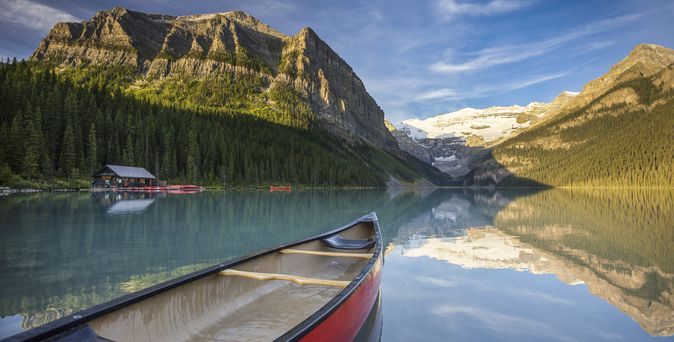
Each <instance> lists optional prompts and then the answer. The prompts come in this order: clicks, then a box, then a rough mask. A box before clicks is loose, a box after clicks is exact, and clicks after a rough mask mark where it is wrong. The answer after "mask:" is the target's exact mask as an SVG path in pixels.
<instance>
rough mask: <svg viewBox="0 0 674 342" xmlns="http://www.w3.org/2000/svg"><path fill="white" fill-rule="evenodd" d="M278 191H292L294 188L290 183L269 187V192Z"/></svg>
mask: <svg viewBox="0 0 674 342" xmlns="http://www.w3.org/2000/svg"><path fill="white" fill-rule="evenodd" d="M276 191H285V192H292V191H293V188H292V187H291V186H290V185H288V186H270V187H269V192H276Z"/></svg>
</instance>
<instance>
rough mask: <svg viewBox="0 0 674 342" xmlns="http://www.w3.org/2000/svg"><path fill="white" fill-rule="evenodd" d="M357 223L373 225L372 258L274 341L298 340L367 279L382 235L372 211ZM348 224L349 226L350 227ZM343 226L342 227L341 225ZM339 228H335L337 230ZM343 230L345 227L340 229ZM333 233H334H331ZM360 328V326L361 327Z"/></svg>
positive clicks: (378, 255) (380, 246)
mask: <svg viewBox="0 0 674 342" xmlns="http://www.w3.org/2000/svg"><path fill="white" fill-rule="evenodd" d="M354 222H356V224H357V223H359V222H371V223H372V224H373V225H374V233H375V240H376V241H377V242H376V245H375V247H374V248H375V251H374V253H373V255H372V258H370V260H369V261H368V263H367V264H366V265H365V266H364V267H363V269H362V270H361V271H360V273H358V275H356V276H355V277H354V278H353V280H352V281H351V283H349V285H347V286H346V287H345V288H344V289H343V290H342V291H340V292H339V293H338V294H337V295H336V296H335V297H334V298H332V299H331V300H330V301H329V302H328V303H327V304H325V305H324V306H323V307H322V308H320V309H319V310H318V311H316V312H315V313H313V314H312V315H311V316H309V317H307V319H305V320H304V321H302V323H300V324H299V325H297V326H295V327H294V328H292V329H290V330H289V331H288V332H286V333H285V334H283V335H281V336H280V337H278V338H277V339H276V340H275V341H298V340H300V339H302V337H304V336H305V335H307V334H308V333H309V332H311V331H312V330H313V329H314V328H316V327H317V326H318V325H319V324H321V323H322V322H323V321H325V320H326V319H327V318H328V317H330V315H331V314H332V313H334V312H335V311H337V309H339V307H340V306H341V305H342V304H344V303H345V302H346V301H347V300H348V299H349V298H350V297H351V296H352V295H353V294H354V292H356V290H357V289H358V288H359V287H360V286H361V285H362V284H363V282H364V281H365V280H366V279H367V277H368V275H369V274H370V272H372V269H373V268H374V266H375V264H376V263H377V261H378V260H379V258H380V257H383V246H382V241H383V240H382V236H381V231H380V229H379V219H378V218H377V214H375V213H374V212H372V213H370V214H368V215H365V216H363V217H361V218H359V219H358V220H356V221H354ZM353 225H354V224H353V223H352V224H350V226H353ZM350 226H349V227H350ZM342 228H343V227H342ZM339 229H340V228H338V229H336V230H339ZM341 230H345V229H341ZM331 234H334V233H331ZM331 234H323V235H324V236H325V235H331ZM361 328H362V327H361Z"/></svg>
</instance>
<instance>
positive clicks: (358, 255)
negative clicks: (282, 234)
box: [279, 248, 374, 259]
mask: <svg viewBox="0 0 674 342" xmlns="http://www.w3.org/2000/svg"><path fill="white" fill-rule="evenodd" d="M279 253H281V254H307V255H322V256H332V257H346V258H363V259H371V258H372V256H373V255H374V254H372V253H340V252H324V251H309V250H303V249H291V248H286V249H282V250H280V251H279Z"/></svg>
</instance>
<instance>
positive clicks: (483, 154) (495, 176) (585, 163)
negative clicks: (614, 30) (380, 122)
mask: <svg viewBox="0 0 674 342" xmlns="http://www.w3.org/2000/svg"><path fill="white" fill-rule="evenodd" d="M673 94H674V50H671V49H669V48H665V47H662V46H658V45H653V44H642V45H638V46H637V47H635V48H634V50H633V51H632V52H630V54H629V55H628V56H627V57H625V58H624V59H623V60H621V61H620V62H619V63H617V64H616V65H615V66H613V67H612V68H611V69H610V70H609V72H608V73H607V74H605V75H603V76H601V77H599V78H598V79H596V80H593V81H591V82H589V83H588V84H587V85H586V86H585V87H584V88H583V90H582V91H581V92H580V93H571V92H563V93H561V94H560V95H559V96H558V97H557V98H555V99H554V100H553V101H551V102H550V103H548V104H545V103H539V102H534V103H531V104H529V105H527V106H509V107H490V108H486V109H474V108H465V109H462V110H459V111H456V112H453V113H448V114H443V115H438V116H435V117H431V118H428V119H426V120H417V119H413V120H405V121H403V122H402V123H401V124H400V125H399V127H398V129H397V131H398V133H397V134H396V133H395V132H394V136H395V137H396V139H397V140H398V144H399V145H400V147H401V148H402V149H403V150H406V151H408V152H409V153H411V154H413V155H419V154H424V153H425V152H426V151H427V152H428V153H429V155H430V160H431V163H432V164H433V165H435V166H436V167H438V168H439V169H440V170H442V171H443V172H446V173H448V174H450V175H452V176H453V177H455V178H458V179H460V180H462V181H463V184H464V185H495V184H496V185H502V186H507V185H537V186H540V185H548V186H673V185H674V178H673V177H672V172H673V168H674V165H672V163H671V160H673V159H674V150H673V149H672V148H671V142H672V141H674V96H672V95H673ZM400 132H404V133H406V134H400ZM409 140H412V141H413V142H414V144H415V145H412V144H411V143H410V141H409ZM410 146H413V147H414V148H411V147H410ZM419 146H422V147H425V150H426V151H422V152H423V153H422V152H419V151H420V150H421V149H420V148H419ZM422 160H423V158H422Z"/></svg>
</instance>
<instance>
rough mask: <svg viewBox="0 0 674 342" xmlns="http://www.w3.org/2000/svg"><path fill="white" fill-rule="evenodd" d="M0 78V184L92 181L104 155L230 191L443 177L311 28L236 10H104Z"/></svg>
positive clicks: (7, 67) (3, 70)
mask: <svg viewBox="0 0 674 342" xmlns="http://www.w3.org/2000/svg"><path fill="white" fill-rule="evenodd" d="M0 79H2V80H4V82H3V83H2V85H1V86H0V104H1V106H2V108H3V110H2V112H1V113H0V133H2V134H0V142H1V143H2V144H1V146H0V185H9V186H17V187H34V186H40V187H49V186H77V187H82V186H87V183H88V181H87V175H88V174H90V173H91V172H92V171H93V170H95V169H96V168H98V167H100V166H101V165H105V164H125V165H137V166H143V167H145V168H147V169H148V170H150V171H151V172H153V173H155V174H156V175H157V176H158V177H159V178H161V179H168V180H172V181H176V182H196V183H201V184H213V185H222V184H227V186H250V185H256V186H260V185H265V184H277V183H293V184H300V185H319V186H384V185H387V184H388V185H396V186H397V185H409V184H413V183H415V184H417V183H418V184H426V185H433V184H448V182H450V181H451V179H450V177H449V176H447V175H446V174H443V173H442V172H440V171H439V170H437V169H435V168H434V167H432V166H430V165H428V164H425V163H422V162H419V161H418V160H417V159H415V158H413V157H412V156H410V155H409V154H407V153H405V152H403V151H402V150H400V149H399V148H398V146H397V144H396V142H395V140H394V138H393V136H392V135H391V134H390V132H389V131H388V129H387V128H386V127H385V126H384V113H383V111H382V110H381V108H380V107H379V106H378V105H377V103H376V102H375V100H374V99H373V98H372V97H371V96H370V95H369V94H368V93H367V91H366V89H365V86H364V85H363V82H362V81H361V80H360V78H359V77H358V76H357V75H356V74H355V73H354V72H353V70H352V68H351V67H350V66H349V65H348V64H347V63H346V62H345V61H344V60H343V59H342V58H341V57H339V55H338V54H337V53H335V52H334V51H333V50H332V49H331V48H330V47H329V46H328V45H327V44H326V43H325V42H324V41H322V40H321V39H320V38H319V37H318V35H317V34H316V33H315V32H314V31H313V30H311V29H310V28H305V29H302V30H301V31H300V32H298V33H297V34H295V35H294V36H288V35H285V34H283V33H281V32H278V31H276V30H274V29H273V28H271V27H269V26H267V25H265V24H263V23H261V22H259V21H258V20H257V19H255V18H253V17H252V16H250V15H248V14H245V13H243V12H226V13H214V14H203V15H190V16H178V17H176V16H170V15H160V14H145V13H141V12H136V11H130V10H127V9H123V8H114V9H112V10H109V11H101V12H98V13H97V14H96V15H95V16H94V17H93V18H91V19H90V20H86V21H83V22H81V23H58V24H56V25H55V26H54V27H53V28H52V30H51V31H50V32H49V34H48V35H47V36H46V37H45V39H44V40H43V41H42V42H41V43H40V45H39V46H38V47H37V48H36V50H35V52H34V53H33V55H32V56H31V58H30V60H28V61H21V62H12V63H0ZM60 182H63V183H60ZM73 182H76V184H74V183H73ZM58 184H62V185H58ZM68 184H70V185H68Z"/></svg>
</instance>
